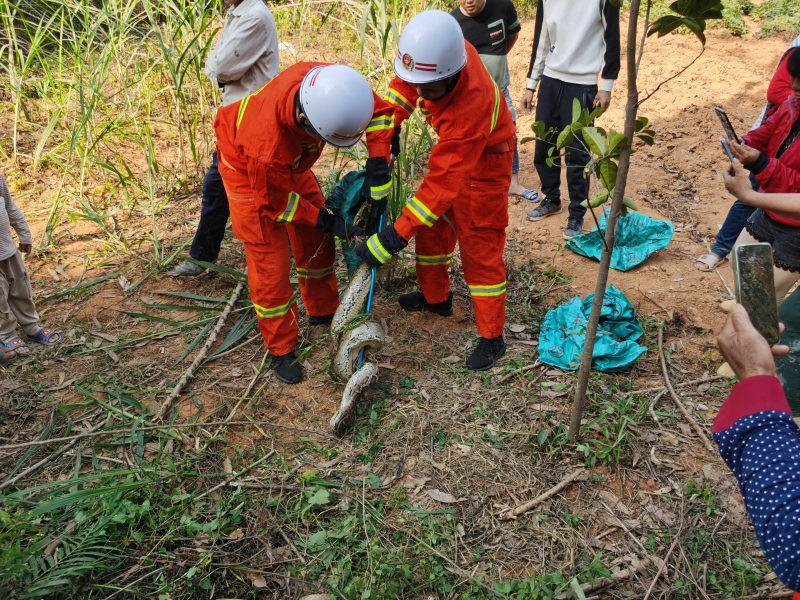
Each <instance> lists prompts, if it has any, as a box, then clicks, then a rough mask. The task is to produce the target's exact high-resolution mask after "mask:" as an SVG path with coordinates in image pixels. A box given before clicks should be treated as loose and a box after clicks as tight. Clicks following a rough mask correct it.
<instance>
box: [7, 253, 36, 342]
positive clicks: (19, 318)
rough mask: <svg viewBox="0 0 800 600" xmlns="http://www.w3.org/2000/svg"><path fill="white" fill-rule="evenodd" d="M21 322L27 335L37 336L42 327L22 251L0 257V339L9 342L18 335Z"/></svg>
mask: <svg viewBox="0 0 800 600" xmlns="http://www.w3.org/2000/svg"><path fill="white" fill-rule="evenodd" d="M17 325H21V326H22V329H23V331H25V334H26V335H36V334H37V333H39V331H40V330H41V329H42V327H41V325H39V314H38V313H37V312H36V305H35V304H34V303H33V289H32V288H31V280H30V277H29V276H28V270H27V269H26V268H25V263H23V262H22V255H21V254H20V253H19V252H17V253H16V254H14V255H12V256H11V258H7V259H5V260H0V342H2V343H4V344H5V343H7V342H8V341H9V340H10V339H11V338H13V337H16V335H17V333H16V330H17Z"/></svg>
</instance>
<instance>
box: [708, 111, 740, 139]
mask: <svg viewBox="0 0 800 600" xmlns="http://www.w3.org/2000/svg"><path fill="white" fill-rule="evenodd" d="M714 112H715V113H717V117H719V122H720V123H722V129H724V130H725V135H727V136H728V139H729V140H733V141H735V142H736V143H737V144H741V143H742V138H740V137H739V136H738V135H736V132H735V131H734V130H733V125H732V124H731V120H730V119H729V118H728V113H726V112H725V111H724V110H722V109H721V108H714Z"/></svg>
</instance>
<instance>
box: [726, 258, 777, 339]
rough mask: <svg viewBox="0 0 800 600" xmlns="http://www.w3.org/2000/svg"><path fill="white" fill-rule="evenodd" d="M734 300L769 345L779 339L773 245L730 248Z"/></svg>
mask: <svg viewBox="0 0 800 600" xmlns="http://www.w3.org/2000/svg"><path fill="white" fill-rule="evenodd" d="M733 255H734V262H733V274H734V277H735V281H736V302H737V303H739V304H741V305H742V306H743V307H744V308H745V310H746V311H747V314H748V315H749V316H750V321H751V322H752V323H753V327H755V328H756V330H757V331H758V332H759V333H760V334H761V335H762V336H764V339H765V340H767V342H768V343H769V344H770V346H771V345H773V344H777V343H778V342H779V341H780V338H781V334H780V329H779V325H778V302H777V299H776V297H775V274H774V270H773V269H774V267H773V261H772V247H771V246H770V245H769V244H764V243H761V244H741V245H739V246H736V247H735V248H734V249H733Z"/></svg>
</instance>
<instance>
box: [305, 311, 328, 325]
mask: <svg viewBox="0 0 800 600" xmlns="http://www.w3.org/2000/svg"><path fill="white" fill-rule="evenodd" d="M331 323H333V313H331V314H329V315H324V316H322V317H313V316H311V315H308V324H309V325H330V324H331Z"/></svg>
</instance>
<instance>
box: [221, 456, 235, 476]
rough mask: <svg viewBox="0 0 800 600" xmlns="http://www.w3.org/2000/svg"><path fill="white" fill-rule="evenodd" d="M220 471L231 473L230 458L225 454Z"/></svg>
mask: <svg viewBox="0 0 800 600" xmlns="http://www.w3.org/2000/svg"><path fill="white" fill-rule="evenodd" d="M222 472H223V473H233V465H232V464H231V459H230V458H229V457H227V456H226V457H225V460H223V461H222Z"/></svg>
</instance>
